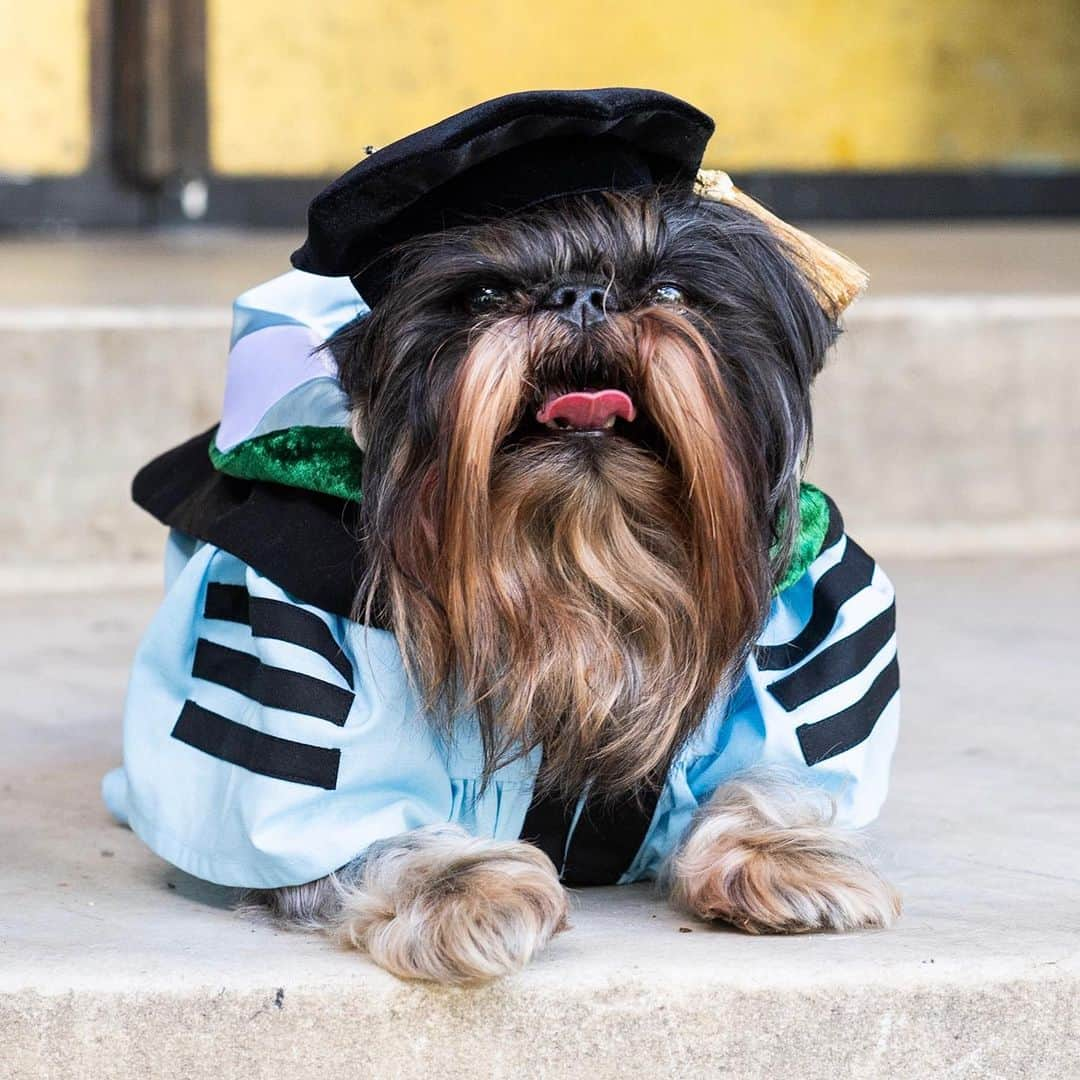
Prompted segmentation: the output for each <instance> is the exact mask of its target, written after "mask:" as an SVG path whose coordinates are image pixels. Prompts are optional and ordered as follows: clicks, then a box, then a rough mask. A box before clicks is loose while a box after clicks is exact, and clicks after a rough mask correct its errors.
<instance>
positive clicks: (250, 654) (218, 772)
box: [103, 537, 461, 888]
mask: <svg viewBox="0 0 1080 1080" xmlns="http://www.w3.org/2000/svg"><path fill="white" fill-rule="evenodd" d="M167 567H168V573H169V576H170V577H171V581H170V583H169V588H168V592H167V594H166V598H165V601H164V603H163V604H162V606H161V608H160V610H159V611H158V614H157V616H156V618H155V619H154V621H153V623H152V624H151V626H150V628H149V630H148V632H147V634H146V636H145V638H144V640H143V642H142V644H141V645H140V647H139V650H138V653H137V655H136V659H135V663H134V667H133V673H132V677H131V682H130V685H129V690H128V699H127V704H126V708H125V718H124V765H123V767H122V768H121V769H118V770H114V771H113V772H112V773H110V774H109V775H108V776H107V777H106V779H105V782H104V787H103V794H104V796H105V801H106V803H107V805H108V806H109V808H110V809H111V810H112V811H113V813H114V815H115V816H116V817H117V818H118V819H119V820H121V821H126V822H127V823H128V824H130V825H131V827H132V828H133V829H134V831H135V832H136V833H137V834H138V835H139V836H140V837H141V838H142V839H143V840H144V841H145V842H146V843H147V844H148V845H149V847H151V848H152V849H153V850H154V851H155V852H156V853H157V854H159V855H160V856H162V857H163V858H165V859H167V860H168V861H169V862H171V863H173V864H174V865H176V866H178V867H180V868H181V869H183V870H185V871H187V872H188V873H191V874H194V875H195V876H197V877H200V878H203V879H204V880H207V881H212V882H216V883H218V884H222V885H236V886H244V887H249V888H255V887H262V888H270V887H276V886H281V885H294V884H301V883H304V882H307V881H312V880H314V879H316V878H318V877H322V876H324V875H325V874H327V873H330V872H331V871H333V870H336V869H337V868H339V867H341V866H343V865H344V864H346V863H348V862H349V861H351V860H352V859H354V858H355V857H356V856H358V855H359V854H361V853H362V852H363V851H364V850H365V849H366V848H367V846H368V845H369V844H371V843H372V842H373V841H375V840H379V839H383V838H386V837H389V836H392V835H395V834H397V833H401V832H404V831H407V830H409V829H414V828H417V827H419V826H422V825H427V824H435V823H441V822H446V821H448V820H451V819H452V818H453V817H454V815H455V812H456V811H455V806H456V803H457V802H458V801H460V792H459V789H460V786H461V785H460V783H457V782H455V781H453V780H452V779H451V775H450V769H449V766H448V763H447V757H446V753H445V752H444V750H443V749H442V748H441V746H440V745H439V744H438V743H437V741H436V739H435V738H434V737H433V734H432V730H431V726H430V724H429V723H428V722H427V721H426V718H425V716H424V715H423V712H422V710H421V708H420V706H419V704H418V702H417V701H416V699H415V697H414V695H413V692H412V690H411V688H410V686H409V684H408V680H407V679H406V677H405V674H404V671H403V667H402V664H401V660H400V656H399V653H398V651H397V646H396V644H395V642H394V640H393V637H392V635H390V634H388V633H386V632H385V631H382V630H377V629H374V628H367V627H364V626H361V625H359V624H357V623H354V622H352V621H350V620H347V619H345V618H342V617H341V616H337V615H331V614H328V613H327V612H325V611H322V610H320V609H318V608H315V607H312V606H311V605H308V604H303V603H300V602H298V601H297V600H296V599H294V598H293V597H292V596H290V595H289V594H288V593H286V592H285V591H284V590H283V589H281V588H279V587H278V586H277V585H275V584H273V583H272V582H271V581H269V580H268V579H266V578H265V577H262V576H261V575H260V574H258V573H257V572H256V571H254V570H253V569H251V567H249V566H247V565H246V564H244V563H243V562H241V561H240V560H239V559H237V558H235V557H234V556H232V555H230V554H228V553H227V552H225V551H222V550H221V549H219V548H216V547H214V546H212V545H201V546H200V545H197V544H191V543H190V542H189V541H186V540H185V539H184V538H182V537H174V538H173V540H172V541H171V544H170V555H169V558H168V559H167Z"/></svg>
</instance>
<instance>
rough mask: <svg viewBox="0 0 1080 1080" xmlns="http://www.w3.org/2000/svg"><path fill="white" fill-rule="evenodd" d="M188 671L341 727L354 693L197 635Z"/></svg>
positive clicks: (254, 698)
mask: <svg viewBox="0 0 1080 1080" xmlns="http://www.w3.org/2000/svg"><path fill="white" fill-rule="evenodd" d="M191 673H192V674H193V675H194V676H195V678H197V679H205V680H206V681H207V682H212V683H217V684H218V685H219V686H225V687H228V689H230V690H235V691H236V692H237V693H238V694H243V695H244V696H245V697H248V698H251V699H252V701H257V702H258V703H259V704H260V705H265V706H266V707H267V708H269V709H284V710H285V711H286V712H292V713H302V714H303V715H305V716H314V717H317V718H318V719H320V720H329V721H330V723H331V724H337V725H338V727H343V726H344V724H345V721H346V720H347V719H348V716H349V710H350V709H351V708H352V703H353V697H354V695H353V694H352V693H351V692H350V691H348V690H343V689H342V688H341V687H340V686H335V685H334V684H333V683H328V682H323V680H322V679H316V678H313V677H312V676H311V675H304V674H302V673H301V672H299V671H287V670H286V669H285V668H278V667H270V666H269V665H268V664H264V663H262V662H261V661H260V660H259V658H258V657H257V656H251V655H250V654H249V653H245V652H240V651H239V650H237V649H229V648H227V647H226V646H224V645H218V644H217V643H216V642H213V641H207V640H206V638H199V641H198V644H197V645H196V647H195V663H194V665H193V667H192V671H191Z"/></svg>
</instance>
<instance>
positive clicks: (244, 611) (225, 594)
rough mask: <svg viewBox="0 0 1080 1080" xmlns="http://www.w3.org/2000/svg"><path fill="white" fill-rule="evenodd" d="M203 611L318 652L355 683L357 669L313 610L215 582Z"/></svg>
mask: <svg viewBox="0 0 1080 1080" xmlns="http://www.w3.org/2000/svg"><path fill="white" fill-rule="evenodd" d="M203 614H204V615H205V616H206V618H208V619H225V620H227V621H229V622H236V623H245V624H246V625H248V626H250V627H251V632H252V634H254V636H255V637H259V638H272V639H273V640H275V641H287V642H289V644H290V645H299V646H300V648H302V649H309V650H310V651H311V652H314V653H318V654H319V655H320V656H321V657H322V658H323V659H324V660H325V661H326V662H327V663H328V664H330V665H331V666H332V667H333V668H334V670H335V671H337V672H338V674H339V675H340V676H341V677H342V678H343V679H344V680H345V681H346V682H347V683H348V684H349V688H350V689H351V688H352V686H353V669H352V665H351V664H350V663H349V661H348V659H347V657H346V656H345V654H344V653H343V652H342V651H341V647H340V646H339V645H338V643H337V642H336V641H335V640H334V635H333V634H332V633H331V632H330V627H329V626H327V625H326V623H324V622H323V621H322V619H320V618H319V616H318V615H315V614H314V613H313V612H310V611H305V610H304V608H299V607H296V606H295V605H293V604H288V603H286V602H285V601H284V600H271V599H269V598H267V597H262V596H255V597H253V596H251V594H250V593H249V592H248V591H247V589H245V588H244V586H243V585H223V584H222V583H220V582H217V581H212V582H211V583H210V584H209V585H208V586H207V588H206V606H205V608H204V609H203Z"/></svg>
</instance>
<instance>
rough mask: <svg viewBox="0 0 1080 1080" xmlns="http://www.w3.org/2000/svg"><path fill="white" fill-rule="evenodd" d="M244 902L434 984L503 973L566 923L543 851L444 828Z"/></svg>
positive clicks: (561, 894) (562, 896)
mask: <svg viewBox="0 0 1080 1080" xmlns="http://www.w3.org/2000/svg"><path fill="white" fill-rule="evenodd" d="M245 904H246V906H249V907H252V908H264V909H266V910H267V911H268V912H269V913H270V914H272V915H273V916H275V917H277V918H279V919H283V920H284V921H286V922H287V923H289V924H291V925H293V926H296V927H303V928H305V929H324V930H329V931H330V932H331V933H332V934H334V936H335V937H337V938H338V940H339V941H341V942H342V943H343V944H345V945H348V946H351V947H353V948H356V949H360V950H362V951H363V952H366V953H367V954H368V955H369V956H370V957H371V958H372V960H374V961H375V962H376V963H377V964H379V965H380V966H381V967H384V968H386V970H387V971H391V972H393V973H394V974H395V975H397V976H398V977H399V978H402V979H420V980H427V981H432V982H441V983H456V984H469V983H476V982H485V981H488V980H490V979H494V978H498V977H499V976H502V975H509V974H511V973H512V972H514V971H517V970H518V969H519V968H520V967H522V966H523V965H524V964H525V963H527V962H528V961H529V960H530V959H531V958H532V956H533V955H534V954H535V953H536V952H538V951H539V950H540V949H541V948H542V947H543V946H544V945H546V944H547V942H548V941H549V940H550V938H551V937H552V936H553V935H554V934H557V933H558V932H559V931H560V930H564V929H566V926H567V922H566V916H567V901H566V893H565V891H564V890H563V887H562V885H560V884H559V877H558V874H557V873H556V872H555V867H554V866H552V864H551V860H550V859H549V858H548V857H547V856H546V855H545V854H544V853H543V852H542V851H540V850H539V849H538V848H536V847H533V846H532V845H531V844H526V843H522V842H521V841H511V842H508V843H507V842H498V841H494V840H481V839H477V838H476V837H473V836H469V835H468V834H467V833H466V832H464V830H462V829H459V828H457V827H456V826H451V825H444V826H431V827H428V828H424V829H416V830H414V831H413V832H411V833H407V834H405V835H403V836H400V837H396V838H394V839H392V840H386V841H383V842H382V843H379V844H375V845H373V846H372V848H371V849H370V850H369V851H368V852H367V853H366V854H365V856H364V857H363V859H361V860H358V861H357V862H356V863H354V864H352V865H350V866H348V867H345V868H344V870H342V871H341V872H339V873H338V874H336V875H333V876H331V877H326V878H322V879H321V880H319V881H316V882H312V883H310V884H308V885H297V886H291V887H289V888H284V889H272V890H266V891H260V892H252V893H249V894H248V895H247V896H246V897H245Z"/></svg>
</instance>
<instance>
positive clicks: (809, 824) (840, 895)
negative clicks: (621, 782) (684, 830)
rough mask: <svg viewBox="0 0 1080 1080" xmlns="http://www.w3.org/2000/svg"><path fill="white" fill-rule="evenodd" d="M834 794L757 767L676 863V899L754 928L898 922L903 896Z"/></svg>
mask: <svg viewBox="0 0 1080 1080" xmlns="http://www.w3.org/2000/svg"><path fill="white" fill-rule="evenodd" d="M832 815H833V809H832V803H831V800H830V799H829V798H828V797H827V796H825V795H823V794H822V793H819V792H813V791H807V790H805V789H803V788H801V787H799V786H797V785H795V784H792V783H790V782H789V781H786V780H785V779H783V778H781V777H776V776H769V775H758V776H754V775H753V774H751V775H750V776H749V777H747V778H746V779H740V780H736V781H732V782H730V783H728V784H725V785H723V786H722V787H721V788H719V789H718V790H717V792H716V793H715V795H714V796H713V798H712V799H711V800H710V801H709V803H708V804H707V805H706V806H705V807H704V808H703V810H702V812H701V813H700V815H699V816H698V818H697V819H696V821H695V823H694V825H693V826H692V828H691V830H690V832H689V834H688V836H687V838H686V840H685V842H684V843H683V845H682V847H681V849H680V850H679V851H678V853H677V854H676V856H675V858H674V859H673V861H672V864H671V866H670V868H669V878H670V884H671V898H672V902H673V903H675V904H676V905H677V906H678V907H681V908H683V909H684V910H686V911H689V912H690V913H692V914H694V915H697V916H699V917H700V918H703V919H714V920H720V921H723V922H726V923H730V924H731V925H733V926H736V927H738V928H740V929H742V930H746V931H748V932H749V933H753V934H769V933H788V934H791V933H804V932H807V931H812V930H856V929H863V928H872V927H884V926H888V925H889V924H890V923H892V922H893V920H894V919H895V918H896V917H897V916H898V915H899V914H900V897H899V894H898V893H897V892H896V890H895V889H894V888H893V887H892V886H891V885H889V884H888V882H886V881H884V880H883V879H882V878H881V877H880V876H879V875H878V873H877V872H876V871H875V870H874V869H873V867H872V866H871V865H870V864H869V863H868V861H867V859H866V856H865V853H864V851H863V848H862V844H861V842H860V840H859V838H858V836H857V834H854V833H851V832H847V831H844V830H842V829H839V828H837V827H836V826H834V825H832V824H831V818H832Z"/></svg>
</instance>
